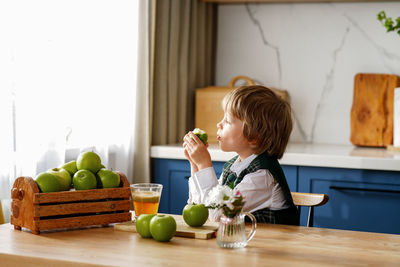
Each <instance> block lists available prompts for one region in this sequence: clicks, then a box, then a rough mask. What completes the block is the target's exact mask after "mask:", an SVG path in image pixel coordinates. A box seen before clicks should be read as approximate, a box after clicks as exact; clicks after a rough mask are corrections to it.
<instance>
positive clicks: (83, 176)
mask: <svg viewBox="0 0 400 267" xmlns="http://www.w3.org/2000/svg"><path fill="white" fill-rule="evenodd" d="M72 183H73V184H74V187H75V189H76V190H88V189H95V188H96V187H97V180H96V176H95V175H94V174H93V173H92V172H91V171H89V170H79V171H77V172H76V173H75V174H74V177H73V178H72Z"/></svg>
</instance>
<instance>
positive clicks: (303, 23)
mask: <svg viewBox="0 0 400 267" xmlns="http://www.w3.org/2000/svg"><path fill="white" fill-rule="evenodd" d="M218 8H219V13H218V40H217V68H216V84H217V85H221V86H223V85H225V84H227V82H228V81H229V80H230V79H231V78H232V77H234V76H237V75H247V76H249V77H251V78H252V79H253V80H255V81H256V82H257V83H260V84H264V85H267V86H271V87H275V88H280V89H285V90H287V91H288V93H289V95H290V102H291V105H292V109H293V115H294V122H295V125H294V130H293V133H292V136H291V141H292V142H305V143H326V144H350V141H349V137H350V111H351V105H352V99H353V90H354V88H353V87H354V76H355V75H356V74H357V73H386V74H397V75H399V76H400V49H399V47H400V36H399V35H398V34H397V33H386V30H385V28H384V27H383V26H382V25H381V24H380V22H379V21H378V20H377V19H376V15H377V13H378V12H380V11H381V10H385V11H386V13H387V15H388V16H390V17H392V18H397V17H398V16H400V3H399V2H373V3H364V2H361V3H360V2H357V3H280V4H277V3H271V4H235V5H220V6H219V7H218Z"/></svg>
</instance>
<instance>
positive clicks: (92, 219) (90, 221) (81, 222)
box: [35, 212, 132, 231]
mask: <svg viewBox="0 0 400 267" xmlns="http://www.w3.org/2000/svg"><path fill="white" fill-rule="evenodd" d="M131 218H132V215H131V213H130V212H124V213H114V214H101V215H90V216H78V217H70V218H62V219H49V220H39V221H35V227H36V229H37V230H38V231H44V230H53V229H60V228H77V227H84V226H91V225H105V224H110V223H117V222H126V221H129V220H131Z"/></svg>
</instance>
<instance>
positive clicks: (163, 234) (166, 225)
mask: <svg viewBox="0 0 400 267" xmlns="http://www.w3.org/2000/svg"><path fill="white" fill-rule="evenodd" d="M150 233H151V236H152V237H153V238H154V239H155V240H157V241H160V242H166V241H169V240H171V238H172V237H173V236H174V235H175V233H176V221H175V219H174V218H173V217H172V216H169V215H164V214H160V215H156V216H154V217H153V218H152V219H151V220H150Z"/></svg>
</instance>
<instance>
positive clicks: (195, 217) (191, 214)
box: [182, 204, 208, 227]
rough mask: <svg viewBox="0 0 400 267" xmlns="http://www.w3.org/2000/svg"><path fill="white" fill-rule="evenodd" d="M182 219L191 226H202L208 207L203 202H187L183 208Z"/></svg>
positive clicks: (206, 217)
mask: <svg viewBox="0 0 400 267" xmlns="http://www.w3.org/2000/svg"><path fill="white" fill-rule="evenodd" d="M182 215H183V220H184V221H185V223H187V225H189V226H192V227H200V226H202V225H203V224H204V223H205V222H206V221H207V219H208V209H207V208H206V207H205V206H204V204H187V205H186V206H185V207H184V208H183V212H182Z"/></svg>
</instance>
